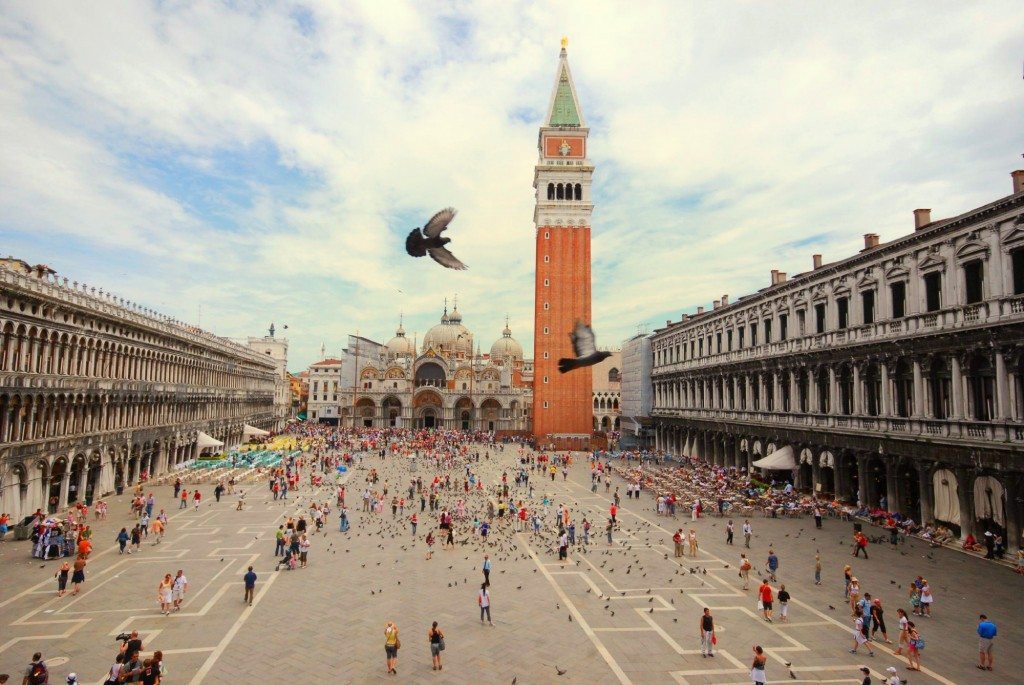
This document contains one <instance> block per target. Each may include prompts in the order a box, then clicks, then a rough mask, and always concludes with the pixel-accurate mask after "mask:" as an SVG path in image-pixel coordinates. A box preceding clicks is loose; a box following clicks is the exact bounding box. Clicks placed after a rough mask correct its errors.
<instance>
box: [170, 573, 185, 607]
mask: <svg viewBox="0 0 1024 685" xmlns="http://www.w3.org/2000/svg"><path fill="white" fill-rule="evenodd" d="M186 592H188V578H186V577H185V572H184V571H183V570H181V569H180V568H179V569H178V573H177V575H175V576H174V584H173V585H172V586H171V596H172V598H173V600H174V610H175V611H181V603H182V602H183V601H185V593H186Z"/></svg>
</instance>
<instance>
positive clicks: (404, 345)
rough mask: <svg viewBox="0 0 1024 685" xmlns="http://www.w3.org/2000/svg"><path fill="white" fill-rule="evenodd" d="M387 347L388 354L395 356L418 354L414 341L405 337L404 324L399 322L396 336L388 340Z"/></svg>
mask: <svg viewBox="0 0 1024 685" xmlns="http://www.w3.org/2000/svg"><path fill="white" fill-rule="evenodd" d="M387 348H388V354H390V355H392V356H394V357H412V356H414V355H415V354H416V350H415V349H413V344H412V341H411V340H409V338H407V337H405V329H404V328H402V324H398V330H396V331H395V337H393V338H392V339H391V340H389V341H388V344H387Z"/></svg>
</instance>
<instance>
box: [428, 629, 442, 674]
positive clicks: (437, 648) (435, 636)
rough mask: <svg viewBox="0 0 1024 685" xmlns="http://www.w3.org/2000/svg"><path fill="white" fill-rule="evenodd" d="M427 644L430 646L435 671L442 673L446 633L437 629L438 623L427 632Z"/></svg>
mask: <svg viewBox="0 0 1024 685" xmlns="http://www.w3.org/2000/svg"><path fill="white" fill-rule="evenodd" d="M427 642H428V643H429V644H430V658H431V660H432V661H433V670H435V671H440V670H441V669H442V668H444V666H442V665H441V652H443V651H444V648H445V644H444V631H442V630H441V629H440V628H438V627H437V621H434V623H433V624H431V626H430V630H428V631H427Z"/></svg>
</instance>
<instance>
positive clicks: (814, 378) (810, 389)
mask: <svg viewBox="0 0 1024 685" xmlns="http://www.w3.org/2000/svg"><path fill="white" fill-rule="evenodd" d="M807 408H808V409H809V410H810V413H812V414H817V413H818V374H817V373H816V372H815V370H814V369H813V368H811V367H808V368H807Z"/></svg>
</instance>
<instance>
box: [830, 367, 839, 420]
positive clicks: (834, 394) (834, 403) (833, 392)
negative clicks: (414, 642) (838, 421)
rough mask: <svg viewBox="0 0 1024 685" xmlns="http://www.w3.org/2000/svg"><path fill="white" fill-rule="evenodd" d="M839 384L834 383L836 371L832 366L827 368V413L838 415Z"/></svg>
mask: <svg viewBox="0 0 1024 685" xmlns="http://www.w3.org/2000/svg"><path fill="white" fill-rule="evenodd" d="M838 386H839V383H838V382H836V369H835V367H834V366H830V367H828V413H829V414H838V413H839V392H838V389H837V388H838Z"/></svg>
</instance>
